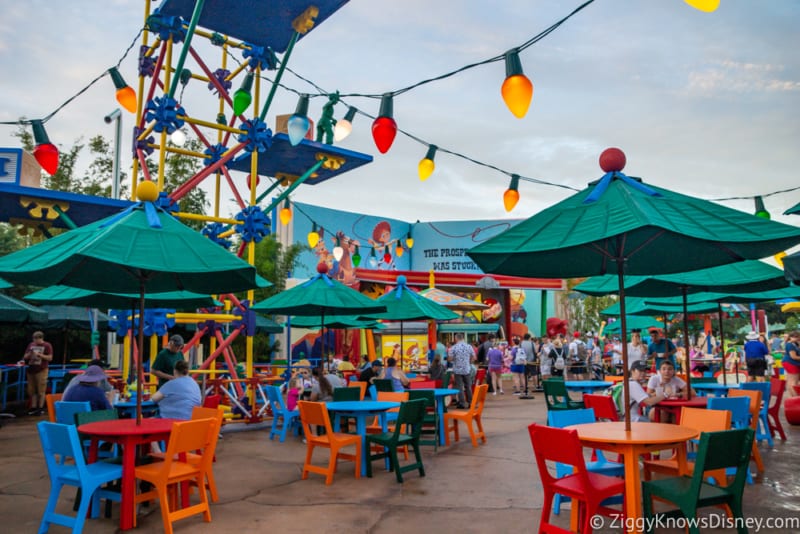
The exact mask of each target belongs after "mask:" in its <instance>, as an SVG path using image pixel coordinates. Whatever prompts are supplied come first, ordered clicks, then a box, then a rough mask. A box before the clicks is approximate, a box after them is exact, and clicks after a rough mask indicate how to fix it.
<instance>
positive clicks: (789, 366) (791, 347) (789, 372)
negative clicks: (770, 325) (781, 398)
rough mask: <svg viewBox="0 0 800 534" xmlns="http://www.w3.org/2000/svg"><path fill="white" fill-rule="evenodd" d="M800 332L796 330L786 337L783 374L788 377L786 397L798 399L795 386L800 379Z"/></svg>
mask: <svg viewBox="0 0 800 534" xmlns="http://www.w3.org/2000/svg"><path fill="white" fill-rule="evenodd" d="M798 346H800V330H794V331H792V332H789V333H788V334H787V335H786V345H785V347H784V351H785V352H784V354H783V372H784V374H785V375H786V397H787V398H791V397H796V396H797V392H795V390H794V386H796V385H797V383H798V379H800V349H798Z"/></svg>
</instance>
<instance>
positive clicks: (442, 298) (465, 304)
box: [419, 287, 489, 311]
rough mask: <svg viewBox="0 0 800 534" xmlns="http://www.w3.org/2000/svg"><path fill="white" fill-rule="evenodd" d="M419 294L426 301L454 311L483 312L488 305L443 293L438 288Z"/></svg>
mask: <svg viewBox="0 0 800 534" xmlns="http://www.w3.org/2000/svg"><path fill="white" fill-rule="evenodd" d="M419 294H420V295H421V296H423V297H425V298H426V299H430V300H432V301H433V302H435V303H436V304H440V305H441V306H444V307H445V308H449V309H451V310H455V311H475V310H485V309H486V308H488V307H489V305H488V304H484V303H483V302H478V301H477V300H472V299H468V298H464V297H462V296H460V295H456V294H454V293H448V292H447V291H443V290H441V289H439V288H438V287H429V288H426V289H423V290H422V291H420V292H419Z"/></svg>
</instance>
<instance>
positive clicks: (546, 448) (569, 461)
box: [528, 423, 625, 534]
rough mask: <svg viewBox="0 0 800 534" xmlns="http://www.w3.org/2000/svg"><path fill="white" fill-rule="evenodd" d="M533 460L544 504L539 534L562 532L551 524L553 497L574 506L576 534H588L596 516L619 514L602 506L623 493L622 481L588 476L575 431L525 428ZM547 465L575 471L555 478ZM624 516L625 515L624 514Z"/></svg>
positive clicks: (534, 425) (596, 474)
mask: <svg viewBox="0 0 800 534" xmlns="http://www.w3.org/2000/svg"><path fill="white" fill-rule="evenodd" d="M528 432H529V433H530V437H531V445H532V446H533V454H534V455H535V456H536V465H537V467H538V468H539V477H540V478H541V479H542V490H543V491H544V503H543V505H542V517H541V520H540V521H539V532H540V533H542V532H554V531H559V532H564V531H563V530H562V529H558V527H555V526H554V525H551V524H550V513H551V511H552V508H553V499H554V498H555V495H556V494H560V495H564V496H566V497H570V498H571V499H572V502H573V506H575V505H576V504H575V503H577V506H579V509H578V522H579V524H578V532H582V533H584V534H591V532H592V518H593V516H595V515H597V514H598V513H599V514H602V515H605V516H609V517H611V516H615V517H616V516H618V515H619V513H620V512H619V510H615V509H613V508H608V507H606V506H602V505H601V503H602V502H603V501H605V500H606V499H608V498H609V497H613V496H615V495H620V494H623V493H624V492H625V480H624V479H622V478H617V477H612V476H608V475H601V474H599V473H591V472H589V471H588V470H587V469H586V462H585V460H584V459H583V446H582V445H581V442H580V440H579V439H578V433H577V432H576V431H575V430H567V429H564V428H553V427H549V426H544V425H537V424H536V423H534V424H532V425H530V426H529V427H528ZM548 462H551V464H552V463H554V462H558V463H562V464H566V465H568V466H572V467H573V468H574V472H573V473H572V474H570V475H567V476H564V477H561V478H556V477H555V476H553V475H552V474H551V471H552V472H553V473H555V468H554V467H553V466H551V468H550V469H548ZM622 513H623V516H624V514H625V511H624V510H623V512H622Z"/></svg>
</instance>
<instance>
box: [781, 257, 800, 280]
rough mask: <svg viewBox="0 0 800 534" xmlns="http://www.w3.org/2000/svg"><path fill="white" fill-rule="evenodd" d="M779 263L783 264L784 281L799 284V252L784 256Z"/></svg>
mask: <svg viewBox="0 0 800 534" xmlns="http://www.w3.org/2000/svg"><path fill="white" fill-rule="evenodd" d="M781 262H783V270H784V273H785V276H786V279H787V280H789V281H790V282H794V283H795V284H800V252H795V253H794V254H789V255H788V256H784V257H783V259H782V260H781Z"/></svg>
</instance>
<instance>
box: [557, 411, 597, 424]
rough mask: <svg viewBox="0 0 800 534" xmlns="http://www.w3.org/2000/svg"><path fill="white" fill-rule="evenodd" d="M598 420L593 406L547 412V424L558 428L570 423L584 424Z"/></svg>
mask: <svg viewBox="0 0 800 534" xmlns="http://www.w3.org/2000/svg"><path fill="white" fill-rule="evenodd" d="M595 421H597V419H596V416H595V412H594V410H592V409H591V408H579V409H577V410H551V411H549V412H547V424H548V425H550V426H554V427H556V428H564V427H565V426H569V425H582V424H584V423H594V422H595Z"/></svg>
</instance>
